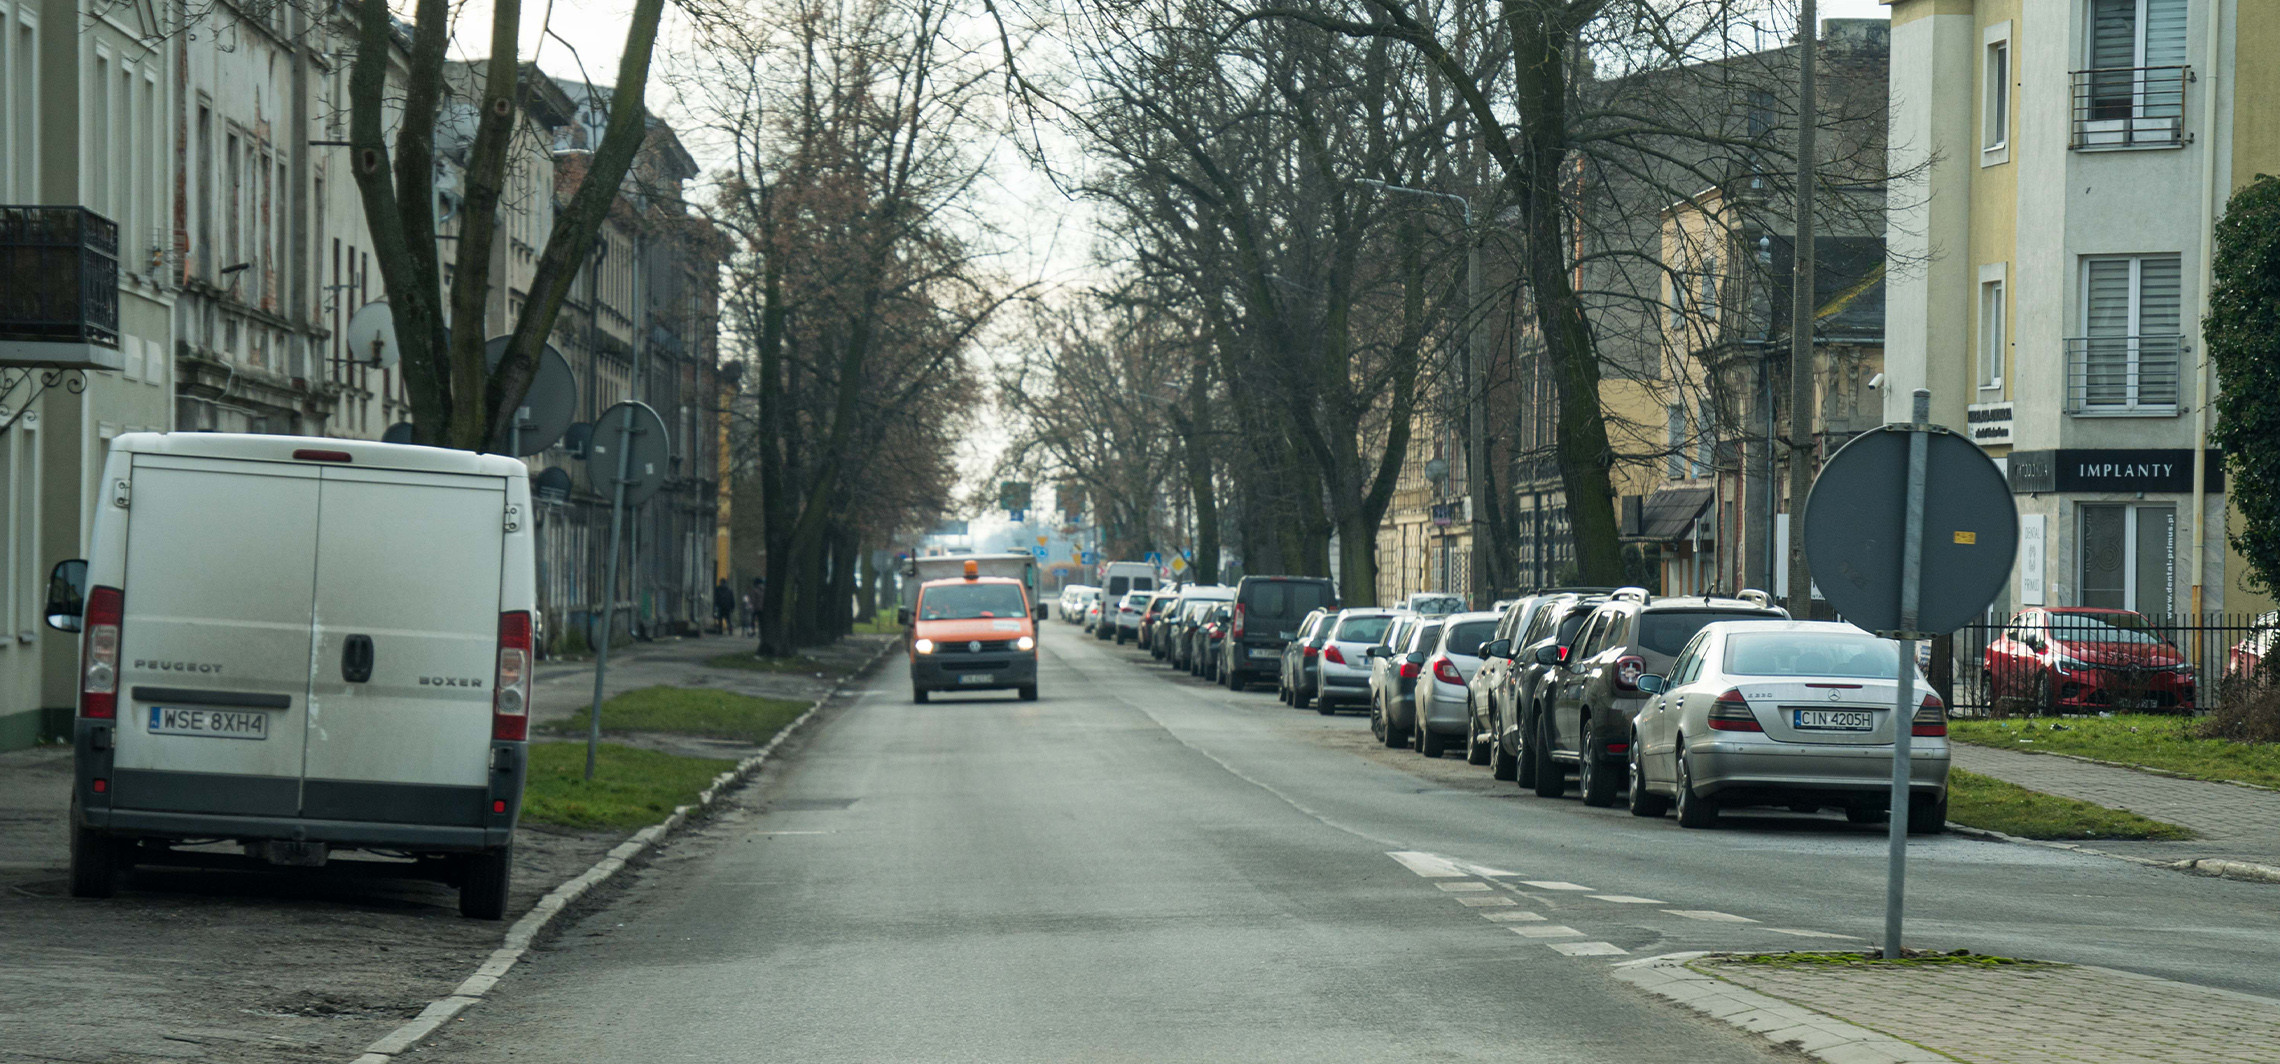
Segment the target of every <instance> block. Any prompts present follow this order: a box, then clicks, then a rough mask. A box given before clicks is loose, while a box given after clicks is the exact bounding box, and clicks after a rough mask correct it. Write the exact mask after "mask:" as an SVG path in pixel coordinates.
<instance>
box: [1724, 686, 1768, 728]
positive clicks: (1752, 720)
mask: <svg viewBox="0 0 2280 1064" xmlns="http://www.w3.org/2000/svg"><path fill="white" fill-rule="evenodd" d="M1710 730H1711V731H1754V732H1761V731H1764V730H1765V726H1764V725H1762V724H1759V723H1758V719H1757V714H1755V713H1752V712H1750V704H1749V702H1748V701H1747V700H1745V699H1743V698H1742V692H1741V691H1740V690H1739V689H1736V690H1732V691H1728V692H1726V693H1725V694H1722V695H1719V696H1718V701H1717V702H1716V703H1714V704H1712V705H1711V707H1710Z"/></svg>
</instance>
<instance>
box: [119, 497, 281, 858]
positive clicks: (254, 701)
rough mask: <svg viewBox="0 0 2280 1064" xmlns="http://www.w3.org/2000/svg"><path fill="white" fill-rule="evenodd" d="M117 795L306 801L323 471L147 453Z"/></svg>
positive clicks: (152, 800) (131, 575) (243, 803)
mask: <svg viewBox="0 0 2280 1064" xmlns="http://www.w3.org/2000/svg"><path fill="white" fill-rule="evenodd" d="M133 478H134V479H133V481H132V485H133V492H134V495H133V504H132V509H131V510H130V511H129V516H128V520H127V550H126V558H127V565H126V576H125V578H124V580H123V583H124V585H125V586H124V587H123V588H122V591H123V595H124V606H125V609H126V612H125V616H124V619H123V621H122V622H121V625H120V633H119V636H120V653H119V664H120V666H121V668H120V673H119V727H118V737H117V753H116V754H115V755H114V759H113V761H112V766H113V777H114V778H113V780H112V803H113V806H114V807H115V808H121V809H142V810H154V811H160V812H180V813H213V814H223V815H237V816H283V817H290V816H295V815H297V814H299V813H300V811H301V759H302V755H303V741H304V738H303V737H304V726H305V721H306V719H307V710H308V697H309V606H310V601H311V588H312V585H313V583H314V580H315V577H316V557H317V535H316V524H317V494H318V485H319V481H318V476H317V470H316V469H314V468H312V467H309V466H305V465H294V464H287V463H283V462H241V461H230V460H225V459H213V458H184V457H176V456H172V455H163V454H138V455H136V456H135V459H134V468H133Z"/></svg>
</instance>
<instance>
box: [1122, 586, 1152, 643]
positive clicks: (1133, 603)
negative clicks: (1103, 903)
mask: <svg viewBox="0 0 2280 1064" xmlns="http://www.w3.org/2000/svg"><path fill="white" fill-rule="evenodd" d="M1155 597H1156V593H1155V592H1153V591H1128V592H1125V595H1124V598H1123V599H1121V600H1119V601H1118V602H1117V604H1116V623H1115V632H1116V643H1117V645H1118V646H1122V645H1124V644H1126V643H1129V642H1131V641H1132V640H1134V639H1137V638H1139V637H1140V618H1141V617H1142V616H1143V615H1144V614H1146V613H1147V612H1148V603H1149V601H1150V600H1152V599H1154V598H1155Z"/></svg>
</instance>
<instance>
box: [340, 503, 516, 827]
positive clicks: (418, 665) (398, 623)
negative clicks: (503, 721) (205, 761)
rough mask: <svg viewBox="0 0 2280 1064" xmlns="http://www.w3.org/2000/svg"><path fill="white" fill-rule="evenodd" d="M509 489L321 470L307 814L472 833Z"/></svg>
mask: <svg viewBox="0 0 2280 1064" xmlns="http://www.w3.org/2000/svg"><path fill="white" fill-rule="evenodd" d="M505 507H506V487H505V481H503V480H500V479H498V478H495V477H474V476H452V475H439V474H434V473H419V474H411V473H399V472H393V471H389V470H377V469H369V470H367V469H342V468H328V469H326V470H325V473H324V482H323V491H322V496H321V499H320V500H319V504H318V528H317V544H318V553H317V569H316V587H315V596H314V598H315V603H316V609H315V623H314V625H313V628H314V632H315V643H314V646H313V649H312V650H311V653H310V658H309V661H310V662H311V663H312V665H313V676H312V678H311V680H310V682H309V700H310V710H309V716H308V740H307V755H306V761H305V765H304V769H303V771H304V774H305V776H306V780H307V782H306V785H305V800H304V803H303V808H304V815H306V816H309V817H312V818H318V819H332V820H379V821H388V822H394V823H422V824H478V823H481V822H482V819H481V818H482V815H483V813H484V811H485V805H484V803H485V796H486V794H487V791H486V789H485V784H486V782H487V773H488V764H489V757H490V740H491V683H492V680H493V678H494V672H495V671H496V666H497V660H496V658H497V647H498V636H499V576H500V570H501V565H502V561H501V551H502V550H503V549H504V539H505V535H504V532H503V528H502V522H503V520H504V512H505Z"/></svg>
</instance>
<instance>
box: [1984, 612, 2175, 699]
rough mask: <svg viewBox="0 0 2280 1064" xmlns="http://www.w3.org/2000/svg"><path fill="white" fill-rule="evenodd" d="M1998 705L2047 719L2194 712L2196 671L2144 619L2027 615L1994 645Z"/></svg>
mask: <svg viewBox="0 0 2280 1064" xmlns="http://www.w3.org/2000/svg"><path fill="white" fill-rule="evenodd" d="M1984 661H1985V664H1984V665H1983V666H1982V668H1981V671H1980V681H1981V683H1983V684H1984V685H1985V689H1986V691H1987V693H1988V697H1989V699H1990V700H1991V701H1996V702H2003V701H2009V702H2010V703H2011V704H2012V705H2017V706H2024V707H2026V708H2027V709H2028V710H2030V711H2031V712H2035V713H2042V714H2057V713H2097V712H2101V711H2144V712H2155V713H2188V712H2191V711H2192V709H2193V695H2194V682H2193V681H2194V677H2193V666H2192V664H2191V663H2190V662H2187V661H2186V660H2185V655H2184V653H2183V652H2182V651H2180V650H2178V649H2177V647H2176V646H2175V645H2174V644H2172V643H2170V642H2169V640H2168V639H2166V638H2164V637H2163V636H2162V635H2161V633H2160V631H2159V630H2158V629H2156V628H2155V627H2154V626H2153V622H2151V621H2149V620H2147V619H2146V617H2145V615H2143V614H2140V613H2134V612H2132V611H2129V610H2110V609H2094V608H2091V607H2087V606H2056V607H2038V608H2035V609H2030V610H2026V611H2023V612H2021V613H2020V614H2019V615H2018V616H2016V617H2013V618H2012V619H2011V622H2010V623H2009V624H2007V625H2004V626H2003V631H2002V633H2001V634H2000V635H1998V636H1997V637H1996V638H1995V641H1994V642H1992V643H1989V644H1988V645H1987V652H1986V654H1985V655H1984Z"/></svg>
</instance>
